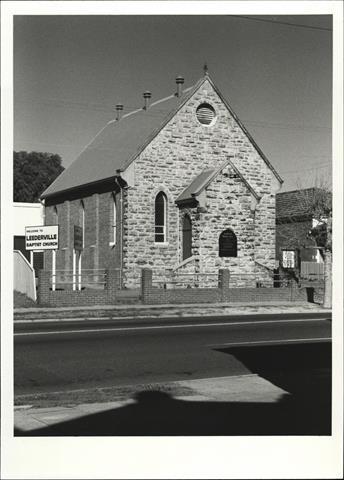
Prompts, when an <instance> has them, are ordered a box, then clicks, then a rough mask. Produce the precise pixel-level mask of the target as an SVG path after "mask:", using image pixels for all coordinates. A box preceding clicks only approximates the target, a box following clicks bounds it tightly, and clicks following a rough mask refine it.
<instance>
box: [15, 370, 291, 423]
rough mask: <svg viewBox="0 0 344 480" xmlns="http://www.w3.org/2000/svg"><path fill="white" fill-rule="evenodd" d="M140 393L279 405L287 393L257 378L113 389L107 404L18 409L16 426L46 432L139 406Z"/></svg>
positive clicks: (186, 398)
mask: <svg viewBox="0 0 344 480" xmlns="http://www.w3.org/2000/svg"><path fill="white" fill-rule="evenodd" d="M139 392H140V394H141V395H142V392H146V393H150V394H152V393H154V392H155V393H156V392H159V393H165V394H167V395H168V396H169V397H171V398H173V399H174V400H183V401H186V402H254V403H259V402H264V403H276V402H278V401H279V400H280V399H281V398H282V397H283V396H284V395H288V393H287V392H285V391H284V390H282V389H281V388H279V387H277V386H275V385H273V384H272V383H270V382H269V381H267V380H265V379H263V378H261V377H259V376H258V375H256V374H249V375H241V376H230V377H219V378H205V379H198V380H183V381H179V382H169V383H164V384H154V385H141V386H133V387H130V388H129V387H128V388H127V389H126V391H123V388H117V389H116V388H114V389H112V395H113V398H114V400H113V401H108V402H103V403H83V404H78V405H76V404H74V405H73V404H70V405H66V406H55V407H45V408H33V407H32V406H30V405H22V406H16V407H14V426H15V428H16V429H19V430H21V431H23V432H29V431H30V430H36V429H39V428H44V427H47V426H51V425H54V424H58V423H61V422H66V421H70V420H74V419H77V418H80V417H83V416H85V415H92V414H96V413H102V412H106V411H109V410H114V409H120V408H122V407H126V406H129V405H133V404H135V403H137V401H138V398H137V397H136V395H137V394H138V393H139Z"/></svg>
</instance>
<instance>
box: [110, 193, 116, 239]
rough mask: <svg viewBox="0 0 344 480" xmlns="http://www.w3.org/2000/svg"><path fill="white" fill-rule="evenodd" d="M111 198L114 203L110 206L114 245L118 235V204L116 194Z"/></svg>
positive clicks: (111, 231)
mask: <svg viewBox="0 0 344 480" xmlns="http://www.w3.org/2000/svg"><path fill="white" fill-rule="evenodd" d="M111 199H112V205H111V206H110V243H111V244H112V245H115V244H116V236H117V206H116V197H115V195H111Z"/></svg>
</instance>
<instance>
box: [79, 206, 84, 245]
mask: <svg viewBox="0 0 344 480" xmlns="http://www.w3.org/2000/svg"><path fill="white" fill-rule="evenodd" d="M79 226H80V227H81V228H82V246H83V247H84V246H85V204H84V202H83V201H82V200H81V202H80V206H79Z"/></svg>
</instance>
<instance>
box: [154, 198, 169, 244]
mask: <svg viewBox="0 0 344 480" xmlns="http://www.w3.org/2000/svg"><path fill="white" fill-rule="evenodd" d="M166 224H167V198H166V195H165V194H164V193H163V192H159V193H158V195H157V196H156V197H155V241H156V242H158V243H163V242H166V240H167V228H166Z"/></svg>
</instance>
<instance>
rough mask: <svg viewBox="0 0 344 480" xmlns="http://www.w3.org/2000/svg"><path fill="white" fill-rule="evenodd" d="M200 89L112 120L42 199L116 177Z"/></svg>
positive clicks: (163, 100) (192, 89) (188, 91)
mask: <svg viewBox="0 0 344 480" xmlns="http://www.w3.org/2000/svg"><path fill="white" fill-rule="evenodd" d="M197 86H198V84H197V85H196V86H195V87H191V88H188V89H186V90H184V92H183V94H182V95H181V96H180V97H177V96H176V95H171V96H169V97H167V98H164V99H162V100H158V101H157V102H153V103H152V104H151V105H150V106H149V107H148V109H147V110H145V109H143V108H142V109H138V110H135V111H133V112H130V113H129V114H127V115H123V117H122V118H121V119H120V120H119V121H116V120H111V121H110V122H109V123H108V124H107V125H106V126H105V127H104V128H103V129H102V130H101V131H100V132H99V133H98V134H97V135H96V136H95V137H94V139H93V140H92V141H91V142H90V143H89V144H88V145H87V146H86V147H85V149H84V150H83V151H82V152H81V153H80V155H79V156H78V157H77V159H76V160H75V161H74V162H73V163H72V164H71V165H70V166H69V167H68V168H67V169H66V170H64V172H62V174H61V175H60V176H59V177H57V179H56V180H55V181H54V182H53V183H52V184H51V185H50V186H49V187H48V188H47V189H46V190H45V192H44V193H43V194H42V196H41V198H45V197H47V196H50V195H53V194H56V193H58V192H63V191H66V190H71V189H73V188H75V187H78V186H81V185H87V184H90V183H95V182H98V181H101V180H105V179H107V178H111V177H114V176H115V175H116V172H117V170H123V169H125V168H126V166H127V165H128V164H129V163H130V161H131V160H132V159H133V158H135V157H136V155H138V154H139V153H140V151H141V150H142V148H143V147H144V146H145V145H146V143H147V142H148V141H150V140H151V139H152V138H153V137H154V135H155V133H157V132H158V131H159V130H160V129H161V128H162V127H163V126H164V124H165V123H166V122H167V121H168V120H169V118H170V117H171V116H172V115H173V114H174V112H175V111H176V110H178V108H179V107H180V106H181V105H182V104H183V103H184V102H185V101H186V100H187V99H188V98H189V97H190V96H191V95H192V93H193V91H194V89H195V88H196V87H197Z"/></svg>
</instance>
